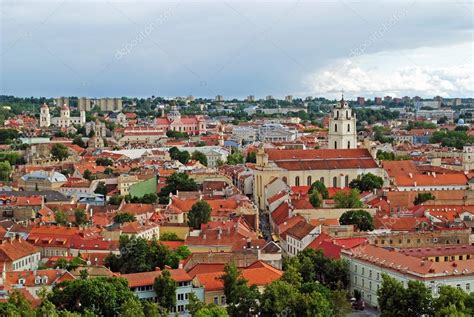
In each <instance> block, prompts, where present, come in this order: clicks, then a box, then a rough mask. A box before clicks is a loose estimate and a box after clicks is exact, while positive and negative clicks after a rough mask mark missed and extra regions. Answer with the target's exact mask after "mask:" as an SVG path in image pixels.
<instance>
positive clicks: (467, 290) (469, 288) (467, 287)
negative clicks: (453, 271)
mask: <svg viewBox="0 0 474 317" xmlns="http://www.w3.org/2000/svg"><path fill="white" fill-rule="evenodd" d="M470 291H471V283H466V292H470Z"/></svg>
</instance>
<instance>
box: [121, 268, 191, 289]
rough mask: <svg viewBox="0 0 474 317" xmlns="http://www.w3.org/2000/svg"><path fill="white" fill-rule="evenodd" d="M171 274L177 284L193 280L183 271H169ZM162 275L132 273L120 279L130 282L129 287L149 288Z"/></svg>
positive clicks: (156, 273) (159, 272) (157, 273)
mask: <svg viewBox="0 0 474 317" xmlns="http://www.w3.org/2000/svg"><path fill="white" fill-rule="evenodd" d="M168 271H169V272H170V273H171V278H172V279H173V280H174V281H175V282H186V281H191V280H192V278H191V276H189V274H188V273H186V271H185V270H183V269H170V270H168ZM161 273H162V271H161V270H158V271H151V272H141V273H130V274H122V275H119V277H123V278H124V279H126V280H127V281H128V286H129V287H138V286H147V285H153V283H154V282H155V278H157V277H158V276H160V275H161Z"/></svg>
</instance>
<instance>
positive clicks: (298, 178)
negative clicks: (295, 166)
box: [295, 176, 300, 186]
mask: <svg viewBox="0 0 474 317" xmlns="http://www.w3.org/2000/svg"><path fill="white" fill-rule="evenodd" d="M295 186H300V177H299V176H296V177H295Z"/></svg>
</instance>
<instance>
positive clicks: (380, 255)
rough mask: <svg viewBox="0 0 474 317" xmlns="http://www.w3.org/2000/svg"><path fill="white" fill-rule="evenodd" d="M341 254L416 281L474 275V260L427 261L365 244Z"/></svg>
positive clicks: (393, 250) (343, 251)
mask: <svg viewBox="0 0 474 317" xmlns="http://www.w3.org/2000/svg"><path fill="white" fill-rule="evenodd" d="M341 253H342V254H345V255H348V256H350V257H352V258H356V259H358V260H360V261H364V262H367V263H372V264H373V265H377V266H380V267H384V268H386V269H388V270H392V271H399V272H403V274H408V275H412V276H414V277H415V278H416V279H426V278H443V279H444V278H446V276H450V275H460V274H463V275H472V274H474V259H470V260H463V261H455V262H432V261H425V260H422V259H420V258H417V257H414V256H411V255H408V254H403V253H401V252H398V251H396V250H395V249H390V250H388V249H385V248H381V247H376V246H374V245H370V244H364V245H361V247H355V248H353V249H350V250H342V251H341Z"/></svg>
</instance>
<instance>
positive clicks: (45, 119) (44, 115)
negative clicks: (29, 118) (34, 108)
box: [40, 103, 51, 128]
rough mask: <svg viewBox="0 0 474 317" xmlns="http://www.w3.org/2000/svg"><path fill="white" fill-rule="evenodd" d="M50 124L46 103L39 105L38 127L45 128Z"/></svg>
mask: <svg viewBox="0 0 474 317" xmlns="http://www.w3.org/2000/svg"><path fill="white" fill-rule="evenodd" d="M50 125H51V115H50V114H49V108H48V105H47V104H46V103H44V104H43V105H42V106H41V110H40V128H47V127H49V126H50Z"/></svg>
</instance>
